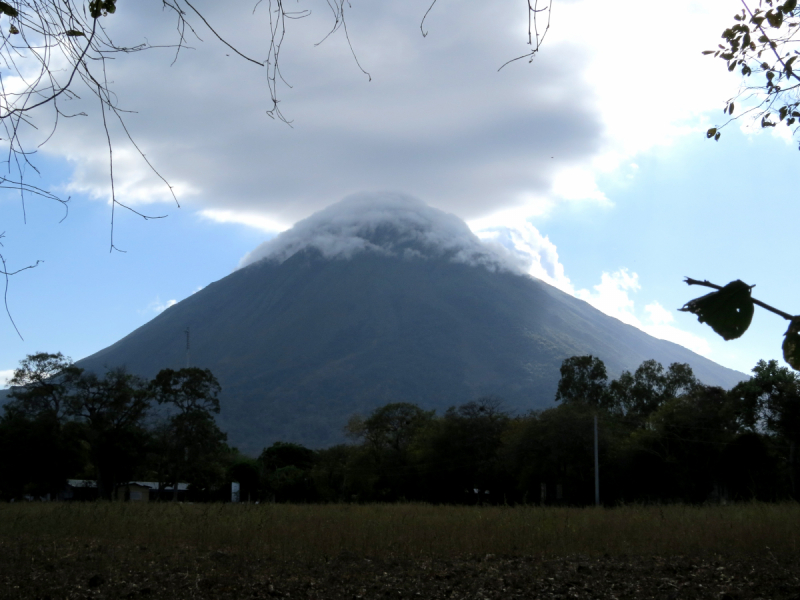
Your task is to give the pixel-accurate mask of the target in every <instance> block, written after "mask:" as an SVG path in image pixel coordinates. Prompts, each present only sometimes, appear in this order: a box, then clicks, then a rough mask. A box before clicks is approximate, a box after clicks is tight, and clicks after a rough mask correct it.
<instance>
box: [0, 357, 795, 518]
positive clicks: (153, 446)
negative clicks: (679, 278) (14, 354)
mask: <svg viewBox="0 0 800 600" xmlns="http://www.w3.org/2000/svg"><path fill="white" fill-rule="evenodd" d="M11 384H12V385H13V386H14V387H12V391H11V398H12V399H11V401H10V402H9V403H8V404H7V405H6V406H5V407H4V414H3V416H2V417H1V418H0V498H3V499H11V498H17V497H21V496H22V495H24V494H28V495H33V496H38V495H44V494H46V493H51V494H52V493H56V492H58V491H60V490H62V489H63V487H64V483H65V481H66V478H67V477H74V478H86V479H95V480H97V482H98V488H99V491H100V495H101V497H104V498H111V497H112V494H113V490H114V487H115V486H116V485H117V484H120V483H125V482H127V481H129V480H147V481H158V482H162V483H163V484H164V485H169V486H171V487H175V486H174V484H175V483H177V482H179V481H187V482H190V484H191V488H190V489H191V490H192V494H193V495H192V497H193V498H194V499H198V500H203V499H205V500H214V499H224V496H223V495H221V494H220V493H219V491H220V490H221V489H223V488H225V485H226V484H227V483H229V482H231V481H237V482H239V483H240V486H241V488H240V489H241V499H242V500H244V501H247V500H250V501H277V502H397V501H422V502H433V503H449V504H473V503H508V504H516V503H529V504H530V503H548V504H552V503H563V504H571V505H588V504H591V503H593V501H594V477H595V473H594V439H593V438H594V421H595V418H596V419H597V421H598V424H599V427H598V439H597V447H598V460H599V473H600V494H601V499H602V501H603V503H605V504H616V503H620V502H692V503H697V502H705V501H708V500H714V499H717V500H721V499H729V500H731V501H744V500H752V499H757V500H763V501H776V500H783V499H788V498H794V499H798V489H797V484H798V477H800V469H798V457H797V445H798V444H797V442H798V441H800V376H798V374H797V373H796V372H795V371H792V370H790V369H787V368H785V367H781V366H779V365H778V363H777V362H776V361H769V362H766V361H759V363H758V364H757V365H756V366H755V368H754V369H753V376H752V377H751V378H750V379H749V380H747V381H744V382H742V383H740V384H739V385H737V386H736V387H734V388H733V389H732V390H729V391H726V390H724V389H722V388H718V387H711V386H706V385H703V384H702V383H701V382H699V381H698V380H697V379H696V378H695V377H694V374H693V373H692V370H691V368H690V367H689V365H686V364H679V363H673V364H671V365H669V366H668V367H667V368H665V367H663V366H662V365H661V364H659V363H658V362H656V361H654V360H648V361H645V362H643V363H642V364H641V365H640V366H639V367H638V368H637V369H636V370H635V371H634V372H629V371H625V372H623V373H622V374H621V375H620V376H619V377H617V378H616V379H614V380H609V378H608V374H607V372H606V368H605V365H604V364H603V362H602V361H601V360H599V359H598V358H596V357H593V356H574V357H572V358H568V359H566V360H565V361H564V362H563V364H562V366H561V379H560V381H559V384H558V388H557V392H556V397H555V400H556V405H555V406H554V407H553V408H549V409H546V410H541V411H532V412H529V413H527V414H521V415H514V414H511V413H510V412H509V411H508V410H506V409H505V408H504V406H503V403H502V401H501V400H500V399H498V398H492V397H484V398H480V399H478V400H475V401H471V402H467V403H466V404H462V405H460V406H454V407H451V408H450V409H448V410H447V411H445V412H444V414H441V415H437V414H436V412H435V411H427V410H424V409H423V408H421V407H419V406H417V405H415V404H411V403H392V404H387V405H385V406H382V407H379V408H377V409H375V410H374V411H373V412H372V413H370V414H368V415H355V416H353V417H352V418H351V419H350V421H349V422H348V423H347V425H346V427H345V434H346V435H347V437H348V439H349V442H348V443H345V444H340V445H336V446H333V447H330V448H327V449H323V450H312V449H310V448H306V447H304V446H302V445H300V444H294V443H288V442H277V443H275V444H273V445H271V446H270V447H268V448H265V449H264V450H263V452H262V453H261V454H260V455H259V456H258V458H251V457H247V456H244V455H242V454H241V453H239V452H238V451H237V450H236V449H235V448H231V447H229V446H228V445H227V443H226V435H225V433H223V432H222V431H221V430H220V429H219V428H218V426H217V425H216V422H215V420H214V415H215V414H216V413H218V412H219V409H220V407H219V400H218V394H219V391H220V387H219V384H218V383H217V382H216V379H214V377H213V375H212V374H211V372H210V371H208V370H201V369H181V370H178V371H174V370H171V369H165V370H163V371H161V372H160V373H159V374H158V375H157V376H156V377H155V378H154V379H153V380H152V381H145V380H142V379H140V378H137V377H135V376H133V375H131V374H129V373H126V372H125V371H124V370H121V369H117V370H111V371H109V372H108V373H107V374H106V375H105V376H104V377H102V378H101V377H98V376H97V375H95V374H92V373H86V372H84V371H82V370H81V369H79V368H77V367H75V366H74V365H73V364H71V362H70V361H68V359H65V358H64V357H63V356H62V355H60V354H37V355H31V356H29V357H27V358H26V359H25V360H23V361H22V363H21V366H20V368H19V369H17V370H16V372H15V375H14V378H13V379H12V381H11ZM226 489H228V488H226ZM227 497H229V496H227Z"/></svg>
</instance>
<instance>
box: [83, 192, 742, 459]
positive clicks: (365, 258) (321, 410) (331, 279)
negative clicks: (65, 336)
mask: <svg viewBox="0 0 800 600" xmlns="http://www.w3.org/2000/svg"><path fill="white" fill-rule="evenodd" d="M515 261H516V262H515ZM187 328H188V329H189V331H190V333H191V356H190V360H191V364H192V366H196V367H201V368H209V369H211V371H212V372H213V373H214V374H215V375H216V377H217V378H218V379H219V381H220V383H221V385H222V388H223V392H222V395H221V405H222V412H221V414H220V416H219V422H220V426H221V427H222V429H223V430H225V431H227V432H228V435H229V441H230V442H231V443H232V444H233V445H235V446H238V447H239V448H240V449H241V450H243V451H245V452H251V453H253V452H258V451H260V450H261V449H262V448H263V447H265V446H268V445H270V444H271V443H273V442H275V441H278V440H281V441H289V442H297V443H302V444H305V445H307V446H310V447H325V446H328V445H331V444H334V443H339V442H341V441H343V434H342V427H343V425H344V424H345V423H346V422H347V420H348V418H349V417H350V416H352V415H353V414H356V413H360V414H366V413H368V412H369V411H371V410H373V409H374V408H376V407H378V406H381V405H383V404H386V403H388V402H413V403H417V404H419V405H420V406H422V407H423V408H426V409H437V410H439V411H442V410H444V409H446V408H448V407H450V406H453V405H457V404H462V403H465V402H468V401H470V400H475V399H477V398H479V397H481V396H486V395H491V396H496V397H499V398H500V399H502V400H503V401H504V403H505V406H506V407H507V408H508V409H510V410H512V411H516V412H518V413H521V412H526V411H529V410H532V409H539V408H546V407H548V406H552V404H553V398H554V395H555V390H556V386H557V383H558V380H559V377H560V374H559V367H560V366H561V362H562V361H563V360H564V359H565V358H567V357H570V356H574V355H585V354H592V355H595V356H597V357H599V358H600V359H602V360H603V361H604V362H605V364H606V366H607V368H608V371H609V375H611V376H616V375H618V374H619V373H621V372H622V371H623V370H625V369H628V370H635V369H636V367H638V366H639V365H640V364H641V363H642V362H643V361H644V360H647V359H656V360H657V361H659V362H661V363H662V364H663V365H664V366H667V365H669V364H671V363H673V362H680V363H689V364H690V365H691V366H692V368H693V369H694V372H695V375H696V376H697V377H698V378H699V379H700V380H701V381H703V382H704V383H707V384H710V385H720V386H723V387H730V386H732V385H734V384H735V383H737V382H738V381H740V380H742V379H743V378H745V376H744V375H743V374H742V373H738V372H736V371H733V370H730V369H726V368H724V367H721V366H720V365H717V364H715V363H713V362H711V361H710V360H708V359H706V358H703V357H702V356H699V355H697V354H695V353H693V352H691V351H689V350H687V349H686V348H683V347H682V346H679V345H677V344H674V343H671V342H668V341H664V340H660V339H656V338H653V337H651V336H649V335H647V334H646V333H644V332H642V331H641V330H639V329H636V328H634V327H632V326H630V325H626V324H624V323H622V322H620V321H619V320H617V319H614V318H612V317H609V316H607V315H605V314H603V313H601V312H600V311H598V310H596V309H595V308H593V307H592V306H590V305H589V304H587V303H586V302H584V301H582V300H578V299H576V298H574V297H572V296H570V295H568V294H566V293H564V292H562V291H560V290H558V289H556V288H554V287H552V286H550V285H548V284H546V283H544V282H542V281H540V280H538V279H535V278H533V277H530V276H529V275H525V274H523V273H522V272H521V271H520V268H519V264H518V260H517V259H515V257H514V256H513V255H512V253H509V252H505V253H504V252H503V250H502V248H496V247H492V246H488V245H486V244H485V243H483V242H482V241H481V240H479V239H478V238H477V237H476V236H475V235H474V234H473V233H472V232H471V231H470V230H469V228H468V227H467V225H466V224H465V223H464V222H463V221H461V220H460V219H458V218H457V217H455V216H453V215H449V214H446V213H443V212H441V211H438V210H436V209H433V208H431V207H428V206H427V205H425V204H423V203H422V202H420V201H418V200H414V199H411V198H408V197H405V196H400V195H392V194H384V195H379V196H375V195H372V196H365V195H361V196H354V197H350V198H347V199H345V200H343V201H341V202H339V203H337V204H335V205H332V206H330V207H328V208H327V209H325V210H323V211H321V212H319V213H316V214H315V215H312V216H311V217H309V218H308V219H306V220H304V221H301V222H299V223H298V224H297V225H295V227H293V228H292V229H290V230H288V231H286V232H284V233H282V234H280V235H278V236H277V237H275V238H274V239H272V240H270V241H268V242H266V243H265V244H263V245H262V246H260V247H259V248H257V249H256V250H254V251H253V252H252V253H251V254H250V255H248V256H247V257H245V259H243V261H242V264H241V265H240V268H238V269H237V270H236V271H234V272H233V273H231V274H230V275H228V276H227V277H225V278H223V279H221V280H219V281H217V282H214V283H212V284H210V285H208V286H207V287H205V288H203V289H202V290H200V291H198V292H197V293H195V294H193V295H192V296H190V297H189V298H186V299H185V300H183V301H181V302H179V303H177V304H175V305H173V306H171V307H170V308H168V309H167V310H165V311H164V312H162V313H161V314H160V315H158V316H157V317H156V318H154V319H153V320H152V321H150V322H149V323H147V324H145V325H143V326H142V327H140V328H138V329H137V330H135V331H133V332H132V333H131V334H129V335H128V336H126V337H125V338H123V339H121V340H120V341H118V342H117V343H115V344H113V345H112V346H109V347H108V348H106V349H104V350H101V351H100V352H98V353H96V354H94V355H92V356H89V357H88V358H86V359H84V360H81V361H80V362H79V363H78V364H79V366H81V367H84V368H87V369H90V370H95V371H98V372H102V371H103V370H104V369H105V368H110V367H116V366H121V365H124V366H126V367H127V368H128V370H129V371H131V372H133V373H136V374H139V375H142V376H144V377H148V378H150V377H153V376H154V375H155V374H156V373H157V372H158V371H159V370H161V369H163V368H166V367H170V368H181V367H183V366H185V365H186V360H187V352H186V344H185V340H186V338H185V334H184V332H185V331H186V330H187Z"/></svg>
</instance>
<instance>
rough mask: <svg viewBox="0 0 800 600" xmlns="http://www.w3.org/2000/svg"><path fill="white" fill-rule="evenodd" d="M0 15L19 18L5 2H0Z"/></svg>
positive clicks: (13, 9)
mask: <svg viewBox="0 0 800 600" xmlns="http://www.w3.org/2000/svg"><path fill="white" fill-rule="evenodd" d="M0 14H4V15H8V16H9V17H18V16H19V12H18V11H17V9H16V8H14V7H13V6H11V5H10V4H6V3H5V2H0Z"/></svg>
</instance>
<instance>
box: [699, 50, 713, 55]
mask: <svg viewBox="0 0 800 600" xmlns="http://www.w3.org/2000/svg"><path fill="white" fill-rule="evenodd" d="M702 54H714V50H703V52H702Z"/></svg>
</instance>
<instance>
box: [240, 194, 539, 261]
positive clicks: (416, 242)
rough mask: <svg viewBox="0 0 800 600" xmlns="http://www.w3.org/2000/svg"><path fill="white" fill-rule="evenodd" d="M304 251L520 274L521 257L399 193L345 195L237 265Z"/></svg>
mask: <svg viewBox="0 0 800 600" xmlns="http://www.w3.org/2000/svg"><path fill="white" fill-rule="evenodd" d="M307 248H314V249H316V250H318V251H319V252H320V253H321V254H322V256H324V257H325V258H329V259H349V258H351V257H352V256H353V255H354V254H357V253H359V252H375V253H378V254H384V255H391V256H407V257H408V256H413V257H420V258H425V257H443V256H444V257H447V258H449V259H450V260H452V261H453V262H458V263H465V264H470V265H482V266H485V267H487V268H489V269H504V270H510V271H513V272H516V273H520V272H522V269H521V267H522V266H523V262H524V261H522V260H521V259H520V257H518V256H517V255H515V254H514V253H512V252H508V251H506V250H505V248H504V247H503V246H502V245H499V244H497V245H494V246H490V245H487V244H484V243H482V242H481V240H480V239H479V238H478V237H477V236H476V235H475V234H474V233H472V231H471V230H470V229H469V227H468V226H467V224H466V223H465V222H464V221H462V220H461V219H459V218H458V217H456V216H455V215H452V214H449V213H446V212H443V211H441V210H438V209H436V208H432V207H430V206H428V205H427V204H425V203H424V202H422V201H420V200H418V199H416V198H413V197H411V196H408V195H405V194H399V193H390V192H383V193H361V194H354V195H351V196H348V197H347V198H345V199H344V200H341V201H339V202H337V203H335V204H332V205H331V206H328V207H327V208H325V209H323V210H321V211H319V212H317V213H314V214H313V215H311V216H310V217H308V218H307V219H304V220H302V221H300V222H298V223H297V224H295V226H294V227H292V228H291V229H289V230H288V231H285V232H283V233H281V234H279V235H277V236H276V237H274V238H273V239H271V240H268V241H266V242H264V243H263V244H261V245H260V246H259V247H257V248H256V249H255V250H253V251H252V252H250V253H249V254H247V255H246V256H245V257H244V258H243V259H242V260H241V262H240V264H239V266H240V267H244V266H247V265H249V264H252V263H254V262H257V261H259V260H265V259H266V260H274V261H277V262H283V261H285V260H286V259H288V258H290V257H291V256H293V255H294V254H296V253H297V252H300V251H302V250H305V249H307Z"/></svg>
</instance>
